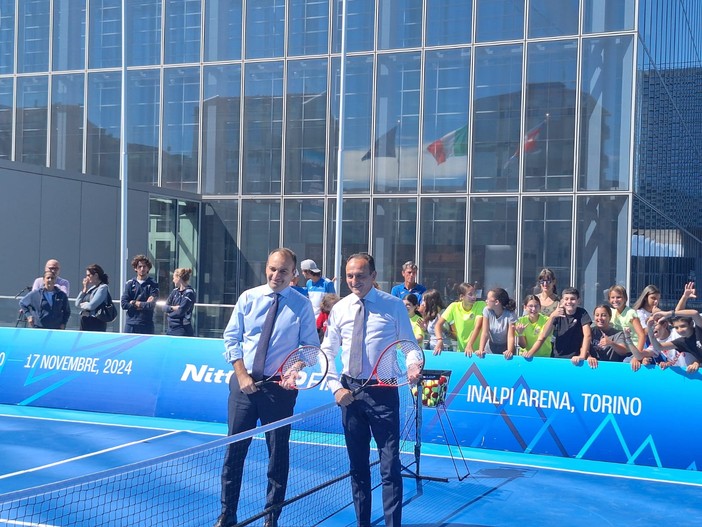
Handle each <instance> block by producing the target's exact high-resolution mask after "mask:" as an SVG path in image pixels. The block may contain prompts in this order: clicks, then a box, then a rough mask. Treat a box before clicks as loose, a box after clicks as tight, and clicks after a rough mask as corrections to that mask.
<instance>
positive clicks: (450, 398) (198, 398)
mask: <svg viewBox="0 0 702 527" xmlns="http://www.w3.org/2000/svg"><path fill="white" fill-rule="evenodd" d="M223 351H224V344H223V342H222V340H220V339H198V338H183V337H167V336H145V335H126V334H118V333H91V332H76V331H47V330H39V329H16V328H0V403H2V404H16V405H29V406H41V407H49V408H66V409H74V410H85V411H92V412H109V413H122V414H128V415H143V416H152V417H166V418H175V419H189V420H198V421H208V422H222V423H226V419H227V415H226V414H227V396H228V379H229V376H230V375H231V374H232V368H231V366H230V365H229V364H228V363H226V362H225V360H224V358H223V356H222V352H223ZM427 368H429V369H432V370H446V371H450V372H451V374H450V377H449V382H448V392H447V394H446V402H445V406H439V407H438V408H437V407H423V410H422V411H423V428H422V439H423V441H425V442H434V443H444V442H445V441H446V440H447V438H446V437H445V436H444V431H443V429H442V427H441V426H440V424H441V423H440V422H439V418H440V417H441V416H448V419H449V420H450V422H451V424H452V426H453V428H454V430H455V432H456V436H457V439H458V442H459V443H460V445H462V446H470V447H475V448H487V449H495V450H507V451H512V452H522V453H533V454H546V455H552V456H559V457H570V458H581V459H588V460H596V461H608V462H616V463H627V464H635V465H646V466H654V467H665V468H679V469H688V470H698V467H700V466H702V465H701V464H702V445H701V444H700V441H699V438H700V437H702V430H701V429H702V424H701V423H700V420H699V419H698V417H697V416H698V415H699V409H700V401H702V375H700V374H694V375H689V374H687V373H685V372H684V371H682V370H680V369H678V368H671V369H668V370H665V371H661V370H660V369H659V368H654V367H648V368H647V367H644V368H641V370H640V371H638V372H632V371H631V369H630V367H629V366H628V365H627V364H615V363H602V362H601V363H600V364H599V367H598V368H597V369H591V368H590V367H589V366H588V365H587V364H584V365H581V366H577V367H576V366H573V365H572V364H571V362H570V361H568V360H562V359H548V358H546V359H540V358H536V359H533V360H528V361H527V360H524V359H522V358H521V357H515V358H513V359H512V360H510V361H507V360H505V359H504V358H503V357H502V356H487V357H486V358H484V359H479V358H475V357H473V358H467V357H465V356H464V355H463V354H459V353H450V352H445V353H443V354H442V355H440V356H433V355H431V354H429V355H427ZM378 389H382V388H378ZM332 400H333V396H332V394H331V392H330V391H329V389H328V387H327V384H326V383H325V382H323V383H322V384H321V385H320V387H319V388H318V389H313V390H305V391H303V392H301V393H300V396H299V397H298V403H297V406H296V411H299V412H302V411H305V410H307V409H310V408H313V407H315V406H319V405H322V404H326V403H328V402H330V401H332ZM448 439H449V440H450V441H451V442H453V441H452V438H451V437H449V438H448Z"/></svg>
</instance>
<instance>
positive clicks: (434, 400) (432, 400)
mask: <svg viewBox="0 0 702 527" xmlns="http://www.w3.org/2000/svg"><path fill="white" fill-rule="evenodd" d="M450 378H451V372H450V371H447V370H424V372H422V381H421V383H419V384H418V385H415V386H413V387H412V395H414V396H415V397H417V393H418V392H419V390H421V394H422V406H426V407H428V408H432V407H435V406H438V405H440V404H443V403H444V402H445V401H446V394H447V393H448V384H449V379H450Z"/></svg>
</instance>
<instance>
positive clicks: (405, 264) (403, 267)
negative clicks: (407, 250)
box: [402, 260, 417, 271]
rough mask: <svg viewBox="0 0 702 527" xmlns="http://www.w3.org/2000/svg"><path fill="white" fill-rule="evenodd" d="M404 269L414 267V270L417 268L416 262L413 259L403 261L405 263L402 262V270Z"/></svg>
mask: <svg viewBox="0 0 702 527" xmlns="http://www.w3.org/2000/svg"><path fill="white" fill-rule="evenodd" d="M406 269H415V270H416V269H417V264H416V263H414V261H413V260H409V261H407V262H405V263H403V264H402V270H403V271H404V270H406Z"/></svg>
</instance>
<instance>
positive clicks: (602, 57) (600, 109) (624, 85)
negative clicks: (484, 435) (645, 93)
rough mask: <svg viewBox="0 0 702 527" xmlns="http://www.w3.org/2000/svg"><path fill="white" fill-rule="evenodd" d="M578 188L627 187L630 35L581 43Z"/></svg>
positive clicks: (621, 188) (629, 137) (629, 135)
mask: <svg viewBox="0 0 702 527" xmlns="http://www.w3.org/2000/svg"><path fill="white" fill-rule="evenodd" d="M582 53H583V58H582V73H581V75H582V79H583V81H582V88H581V89H582V93H581V95H580V98H581V101H582V102H581V114H580V174H579V182H578V187H579V188H580V189H587V190H613V189H617V190H626V189H627V188H628V187H629V152H630V148H631V112H632V111H633V104H632V99H631V90H632V83H633V82H634V78H633V71H632V67H633V66H632V61H633V40H632V37H630V36H626V37H607V38H594V39H584V40H583V52H582Z"/></svg>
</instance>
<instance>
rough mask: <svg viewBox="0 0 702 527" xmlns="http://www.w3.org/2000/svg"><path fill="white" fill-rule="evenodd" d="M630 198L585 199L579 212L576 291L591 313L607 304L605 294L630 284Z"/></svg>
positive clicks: (579, 199) (577, 212)
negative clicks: (611, 287)
mask: <svg viewBox="0 0 702 527" xmlns="http://www.w3.org/2000/svg"><path fill="white" fill-rule="evenodd" d="M628 202H629V200H628V198H627V197H626V196H611V195H608V196H582V197H579V198H578V202H577V209H576V212H575V218H576V225H575V232H574V234H575V254H576V255H577V258H578V260H577V261H576V262H575V287H577V288H578V289H579V290H580V298H581V304H582V305H583V307H585V308H586V309H591V308H592V307H593V306H595V305H597V304H598V303H600V302H603V301H606V298H605V291H606V290H607V289H608V288H609V287H610V286H612V285H614V284H626V282H627V278H628V277H627V263H628V262H627V260H628V256H627V252H626V251H622V250H621V249H622V247H626V246H627V244H628V242H629V240H628V237H629V232H630V231H629V226H628V220H627V212H628Z"/></svg>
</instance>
